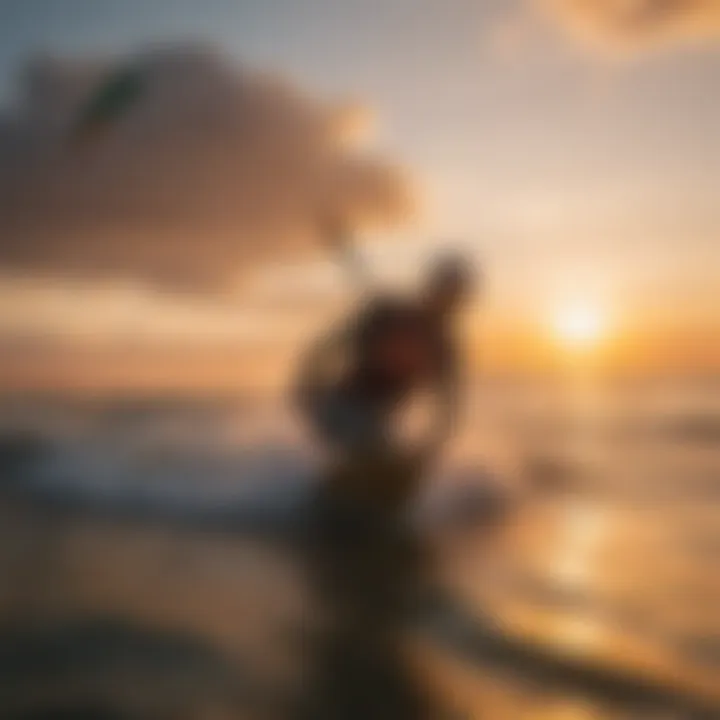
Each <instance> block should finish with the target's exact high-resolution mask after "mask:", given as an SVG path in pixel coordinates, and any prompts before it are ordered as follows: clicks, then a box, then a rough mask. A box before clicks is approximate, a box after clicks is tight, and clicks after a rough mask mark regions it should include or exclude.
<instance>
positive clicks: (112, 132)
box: [0, 48, 414, 290]
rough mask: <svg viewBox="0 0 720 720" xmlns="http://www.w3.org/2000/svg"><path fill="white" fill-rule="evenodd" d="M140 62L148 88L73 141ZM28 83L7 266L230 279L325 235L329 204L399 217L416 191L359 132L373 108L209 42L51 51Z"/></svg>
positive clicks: (8, 131)
mask: <svg viewBox="0 0 720 720" xmlns="http://www.w3.org/2000/svg"><path fill="white" fill-rule="evenodd" d="M128 63H131V65H128ZM128 66H129V67H132V68H134V69H135V70H134V72H137V73H138V74H139V76H140V80H141V83H140V89H139V92H138V93H137V97H135V98H134V99H132V100H130V101H128V102H127V107H125V108H123V109H122V111H119V112H117V113H116V116H115V117H113V118H112V119H111V121H110V122H106V123H99V128H97V129H96V132H94V133H91V134H90V137H89V139H85V140H84V141H83V142H76V139H74V137H73V128H74V127H75V126H76V125H77V123H78V118H79V117H81V110H80V109H81V108H82V107H83V106H85V105H87V102H88V98H89V97H92V96H93V94H94V93H96V92H97V88H98V87H102V86H103V84H104V83H106V82H107V81H106V80H105V79H106V78H108V77H112V73H113V72H115V73H117V68H123V67H128ZM20 90H21V92H20V94H19V97H18V102H17V103H16V105H15V107H12V108H7V109H6V110H5V111H4V112H0V269H1V270H2V271H4V272H6V273H13V274H15V275H20V276H32V277H34V276H40V277H42V276H60V277H73V278H74V277H78V278H91V279H104V278H119V279H130V280H140V281H144V282H148V283H151V284H153V285H155V286H159V287H166V288H173V289H177V288H183V289H189V290H204V289H219V288H223V287H226V286H229V285H232V284H233V283H234V282H235V281H236V279H237V277H238V276H239V275H240V274H241V273H242V272H243V271H246V270H247V269H248V268H252V267H255V266H256V265H257V264H258V263H263V262H265V261H268V260H272V259H276V258H278V257H281V258H283V259H287V258H288V257H293V256H295V255H302V254H304V253H308V252H310V251H311V249H312V248H313V247H317V246H318V242H317V240H318V238H317V226H318V218H321V217H325V216H333V217H336V216H342V217H344V218H347V219H348V221H350V222H352V223H354V224H356V225H359V226H363V225H368V224H371V225H372V224H378V225H392V224H393V223H397V222H399V221H402V220H404V219H406V218H407V215H408V213H410V212H411V211H412V209H413V206H414V193H413V190H412V184H411V183H410V181H409V179H408V177H407V175H406V174H405V173H403V172H402V171H401V170H400V169H398V168H397V167H396V166H395V165H393V164H392V163H390V162H388V161H386V160H384V159H380V158H376V157H374V156H373V155H371V154H369V152H368V151H367V150H365V149H364V145H363V143H362V142H360V141H361V140H362V134H361V132H360V130H361V129H362V128H363V127H365V126H366V125H367V122H366V120H367V112H366V111H365V110H364V109H363V108H358V107H357V106H353V105H340V104H330V103H323V102H320V101H317V100H315V99H313V98H311V97H309V96H308V95H306V94H304V93H302V92H301V91H300V90H298V89H297V88H296V87H294V86H293V85H292V84H290V83H289V82H287V81H284V80H283V79H281V78H278V77H276V76H273V75H268V74H262V73H258V72H255V71H250V70H247V69H245V68H243V67H237V66H234V65H232V64H230V63H229V62H228V61H226V60H225V59H224V58H222V57H221V56H218V55H217V54H215V53H212V52H208V51H205V50H199V49H187V48H184V49H183V48H173V49H164V50H162V51H151V52H147V53H144V54H140V55H137V56H135V57H133V58H130V59H125V60H122V61H116V62H113V63H110V62H104V61H95V60H83V61H65V60H58V59H44V60H43V59H41V60H37V61H35V62H34V63H32V64H31V65H29V66H28V68H27V69H26V71H25V73H24V75H23V76H22V79H21V87H20Z"/></svg>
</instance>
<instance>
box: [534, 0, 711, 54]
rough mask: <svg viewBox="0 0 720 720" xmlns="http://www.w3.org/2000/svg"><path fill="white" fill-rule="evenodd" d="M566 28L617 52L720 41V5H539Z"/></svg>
mask: <svg viewBox="0 0 720 720" xmlns="http://www.w3.org/2000/svg"><path fill="white" fill-rule="evenodd" d="M535 1H536V2H537V3H539V5H540V7H541V8H542V9H543V10H545V11H546V12H548V13H549V14H550V16H551V17H552V18H553V19H555V20H557V21H558V22H559V23H560V24H561V25H562V27H563V28H565V29H566V30H568V31H570V32H571V33H573V34H575V35H576V36H577V37H579V38H580V39H582V40H583V41H585V42H588V43H590V44H591V45H594V46H596V47H599V48H603V49H611V50H615V51H633V50H637V49H644V48H650V47H656V46H658V45H660V46H662V45H673V44H688V43H695V42H698V41H712V40H718V39H720V0H535Z"/></svg>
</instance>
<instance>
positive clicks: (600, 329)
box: [554, 305, 605, 348]
mask: <svg viewBox="0 0 720 720" xmlns="http://www.w3.org/2000/svg"><path fill="white" fill-rule="evenodd" d="M554 330H555V334H556V336H557V338H558V339H559V340H560V341H561V342H562V343H563V344H564V345H567V346H569V347H572V348H586V347H590V346H593V345H596V344H597V343H598V342H600V340H601V339H602V336H603V334H604V331H605V323H604V320H603V317H602V314H601V313H600V311H599V310H597V309H596V308H594V307H590V306H587V305H573V306H569V307H566V308H563V309H562V310H560V311H559V312H557V314H556V315H555V318H554Z"/></svg>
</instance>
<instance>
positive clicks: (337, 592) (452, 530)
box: [0, 378, 720, 720]
mask: <svg viewBox="0 0 720 720" xmlns="http://www.w3.org/2000/svg"><path fill="white" fill-rule="evenodd" d="M718 389H719V385H718V383H717V382H711V381H702V382H701V381H699V380H692V381H679V380H667V379H665V380H652V381H651V380H644V381H642V382H639V381H634V382H631V381H627V380H626V381H623V382H618V381H615V382H612V383H611V382H608V381H599V380H592V379H591V378H574V379H573V380H572V381H565V382H558V381H556V380H555V381H552V382H550V381H545V382H539V381H518V380H505V381H497V380H495V381H490V380H487V381H485V382H482V383H478V384H477V386H475V387H473V389H472V391H471V392H469V393H468V402H467V408H468V409H467V418H466V422H465V424H464V429H463V431H462V432H461V433H460V435H459V437H458V438H457V439H456V441H455V442H454V444H453V446H452V448H450V449H449V450H448V453H447V455H446V457H445V458H444V459H443V460H442V462H440V463H439V465H438V466H437V467H436V468H434V469H433V471H432V472H430V473H429V475H428V478H427V480H426V483H425V486H424V488H423V490H422V493H421V494H420V497H419V498H418V500H417V502H416V504H415V506H414V507H413V508H412V509H411V511H410V512H409V514H408V518H407V520H406V524H407V527H408V530H407V533H408V534H409V535H410V536H412V537H413V538H415V539H416V540H417V539H418V538H419V540H418V542H419V544H421V545H422V547H423V548H424V551H423V558H425V559H424V560H423V572H422V577H423V580H422V582H421V583H419V584H417V585H416V584H413V583H414V581H412V582H411V581H409V580H407V575H408V573H407V569H408V568H409V567H414V565H413V563H414V562H415V561H414V560H412V559H409V558H411V557H414V555H412V553H411V554H410V555H408V554H406V553H405V550H404V549H403V550H402V551H401V549H400V548H401V546H402V547H404V545H402V543H401V542H399V541H397V539H390V537H389V536H387V537H386V536H385V535H383V534H382V533H381V532H375V531H373V533H374V534H373V538H375V539H373V541H372V542H373V543H375V545H377V543H378V541H377V538H378V537H381V538H383V537H386V540H385V541H383V542H381V543H380V547H379V549H378V547H375V546H374V549H373V551H372V553H369V554H367V553H366V554H362V555H361V556H358V555H357V554H356V552H357V551H356V546H357V544H358V542H359V541H357V537H358V536H356V535H352V536H351V538H352V539H351V542H350V543H349V545H352V548H353V550H352V552H350V554H340V555H338V554H334V555H333V556H332V558H334V559H331V560H330V561H326V559H325V558H326V549H327V547H328V546H333V545H335V544H337V545H338V546H341V545H342V543H343V542H345V540H337V539H336V538H337V537H342V538H345V535H344V534H342V533H341V534H340V535H339V536H337V535H331V536H328V538H325V539H324V540H323V541H322V543H321V544H323V546H324V548H325V549H324V550H323V552H322V553H320V555H322V557H323V558H324V559H323V561H322V563H318V561H317V560H313V561H312V562H311V563H310V564H308V562H307V561H306V560H307V558H306V555H307V552H306V550H304V549H303V548H304V547H305V546H303V544H302V542H301V541H300V540H299V539H298V538H299V537H301V535H302V532H301V530H299V529H298V528H301V527H304V519H306V518H307V513H308V510H307V507H308V503H307V501H308V498H312V497H313V493H314V489H315V488H316V486H317V484H318V478H319V475H320V463H321V460H320V458H319V456H318V453H317V452H316V451H315V450H314V449H313V448H312V446H311V444H310V443H308V442H307V440H306V439H305V438H304V436H303V433H302V429H301V428H299V427H298V426H297V423H296V422H295V421H294V419H293V418H292V416H291V414H290V413H289V412H288V410H287V408H286V407H285V404H284V402H283V399H282V398H279V397H271V396H269V395H265V394H263V393H261V392H257V393H254V394H245V395H242V396H238V395H233V396H230V397H219V396H212V397H198V396H168V395H163V396H154V397H148V396H142V397H141V396H117V395H115V396H110V397H109V396H93V397H88V396H82V397H80V396H67V395H65V396H60V395H55V396H48V395H36V396H29V395H22V396H21V395H17V394H16V395H9V396H7V397H6V398H5V401H4V403H3V410H2V412H1V413H0V467H2V480H1V481H0V482H1V485H0V536H1V538H2V541H1V542H0V633H2V638H3V639H2V640H1V641H0V707H2V708H3V713H2V717H3V718H4V717H8V718H12V719H15V718H17V719H20V718H31V717H32V718H40V717H43V718H51V717H52V718H61V717H68V718H70V717H72V718H85V717H88V718H90V717H93V718H102V717H107V718H188V719H191V718H192V719H195V718H202V719H205V718H245V717H248V718H255V717H291V718H295V717H298V718H299V717H317V718H321V717H340V716H345V717H350V716H351V715H350V713H351V711H350V710H345V711H343V712H342V715H341V713H340V711H339V710H338V709H337V708H339V707H341V706H342V702H345V703H346V705H347V707H352V708H357V716H358V717H362V716H363V712H362V711H361V709H360V708H361V706H362V707H364V705H363V703H364V702H365V700H361V699H358V698H365V697H367V696H369V695H373V696H374V697H376V698H377V706H376V707H377V708H381V709H379V710H378V709H376V710H372V711H371V710H369V709H367V708H366V709H365V710H364V716H365V717H368V716H369V715H368V714H370V715H372V716H375V717H384V716H387V717H393V718H400V717H420V716H421V714H420V711H419V710H418V707H422V708H426V707H429V704H426V703H425V702H424V701H423V702H422V703H420V702H419V701H418V702H417V703H415V705H413V704H412V703H411V702H410V700H409V699H408V692H409V690H408V689H411V690H413V693H415V694H417V693H416V692H415V691H417V689H418V688H420V687H422V688H427V689H428V692H431V693H432V695H433V697H434V698H436V699H437V703H438V707H441V708H442V710H438V711H437V712H436V713H435V714H433V717H441V716H442V717H457V718H491V719H492V720H505V719H507V720H514V719H515V718H523V719H525V718H532V719H535V718H537V719H540V718H542V719H543V720H546V719H553V720H554V719H558V720H561V719H562V720H565V719H568V718H573V719H575V718H578V719H584V718H601V719H604V718H608V719H610V718H630V719H633V720H635V719H636V718H637V719H642V718H648V719H649V718H686V717H687V718H694V717H698V718H700V717H703V718H711V717H720V473H719V472H718V470H720V454H719V452H718V440H720V397H719V396H718V393H717V390H718ZM348 523H350V521H348ZM346 524H347V523H346ZM350 524H351V523H350ZM343 527H344V526H343ZM343 532H344V531H343ZM403 542H404V541H403ZM343 547H344V546H343ZM348 552H349V551H348ZM353 553H355V554H353ZM328 563H329V565H330V567H331V570H330V571H328V569H327V568H328ZM318 567H321V568H322V572H320V573H319V575H318V572H317V568H318ZM308 568H310V570H308ZM379 568H383V569H382V570H380V569H379ZM318 576H319V577H320V578H321V579H320V580H318ZM328 578H330V580H328ZM328 583H329V584H328ZM410 585H412V587H413V590H412V591H411V592H410V593H409V594H410V595H412V597H413V598H414V600H415V601H416V602H414V603H413V608H412V610H403V611H402V612H401V611H400V610H397V609H396V612H395V613H394V614H392V613H390V612H389V611H387V612H386V610H387V608H389V607H395V605H394V604H393V603H394V600H393V598H395V597H396V596H397V594H398V592H400V591H399V590H398V588H400V590H402V588H404V587H405V586H408V587H409V586H410ZM328 587H330V590H328ZM318 588H320V590H321V591H320V592H318ZM418 588H421V589H418ZM400 594H402V593H400ZM365 597H367V598H371V597H372V598H373V599H372V602H371V601H370V600H368V602H367V603H365V601H364V600H363V601H361V600H360V599H359V598H365ZM398 607H399V605H398ZM403 607H405V606H403ZM368 608H371V609H368ZM346 615H347V616H348V617H350V616H351V617H352V620H348V619H347V618H346ZM339 617H340V618H346V619H345V620H342V621H341V620H338V618H339ZM329 618H330V619H332V621H330V620H329ZM325 625H330V626H332V629H331V630H328V629H327V628H325ZM318 627H321V628H325V629H323V630H322V632H320V631H318V630H317V628H318ZM339 628H342V629H339ZM360 628H365V630H364V631H363V632H360ZM350 630H352V632H350ZM380 630H381V631H380ZM318 632H320V635H321V636H322V637H323V638H324V639H323V640H322V641H318V640H317V637H318ZM374 635H377V636H378V637H379V638H381V639H382V642H387V643H389V644H388V645H387V646H385V645H383V648H384V649H383V651H382V653H380V652H379V651H378V650H377V648H376V649H375V650H374V651H373V652H372V653H371V652H370V651H369V650H367V647H366V646H369V645H370V640H369V638H370V637H371V636H374ZM328 638H330V640H328ZM373 642H375V640H373ZM378 642H380V641H379V640H378ZM328 643H329V645H328ZM329 646H331V647H332V650H331V651H330V650H328V647H329ZM357 648H362V649H363V650H362V652H363V653H365V654H364V655H363V656H362V657H363V658H365V659H364V660H362V659H358V657H359V656H360V655H361V654H362V653H360V651H359V650H357ZM388 648H391V649H392V652H391V650H389V649H388ZM399 648H402V653H401V652H400V651H399ZM356 655H357V656H358V657H356ZM380 657H392V658H393V660H392V663H391V662H390V661H388V663H387V664H388V668H384V665H383V668H384V669H383V671H382V673H380V671H379V670H378V669H377V668H378V666H379V660H378V658H380ZM328 658H331V659H332V661H331V662H330V661H329V659H328ZM348 658H350V659H351V660H352V662H351V661H350V660H349V659H348ZM380 664H381V663H380ZM391 665H392V669H389V668H390V666H391ZM400 665H402V666H403V673H402V680H401V679H400V678H401V674H400V673H399V670H398V669H397V667H395V666H398V667H399V666H400ZM342 668H345V670H342ZM347 677H352V678H353V682H352V683H351V686H352V687H351V686H350V685H347V687H346V685H345V684H343V683H345V681H346V679H347ZM389 677H392V678H393V680H392V682H390V680H388V678H389ZM401 687H402V688H404V690H403V693H404V694H402V693H400V690H398V688H401ZM343 688H346V690H343ZM343 693H344V696H343V698H342V699H339V698H338V697H337V696H338V695H343ZM320 697H322V698H324V700H325V702H324V704H321V705H318V704H317V703H316V704H315V705H314V704H313V702H314V701H316V700H317V699H318V698H320ZM400 697H402V698H404V700H402V702H401V701H400V700H399V699H398V698H400ZM413 697H414V695H413ZM303 698H304V699H303ZM308 698H310V699H309V700H308ZM351 698H355V699H354V700H352V702H351V701H350V700H351ZM331 700H332V702H331ZM333 703H335V705H333ZM428 703H429V701H428ZM313 707H314V708H315V710H309V709H308V708H313ZM333 707H334V708H335V710H334V711H333V710H332V708H333ZM367 707H370V706H367ZM374 707H375V706H374ZM382 708H384V710H382ZM413 708H414V709H413ZM352 712H355V711H354V710H353V711H352ZM43 713H44V714H43ZM53 713H54V714H53ZM63 713H65V714H63ZM383 713H385V714H383ZM443 713H444V714H443Z"/></svg>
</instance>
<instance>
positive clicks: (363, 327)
mask: <svg viewBox="0 0 720 720" xmlns="http://www.w3.org/2000/svg"><path fill="white" fill-rule="evenodd" d="M474 275H475V274H474V271H473V268H472V267H471V265H470V264H469V262H468V261H467V259H465V258H462V257H459V256H456V255H444V256H443V257H439V258H436V259H435V261H434V262H433V263H432V266H431V267H430V270H429V272H428V275H427V277H426V280H425V283H424V286H423V288H422V290H421V292H420V294H419V296H418V297H414V298H412V297H411V298H408V297H400V296H389V295H387V296H386V295H383V296H378V297H374V298H373V299H371V300H370V301H369V303H367V304H366V305H365V307H363V308H362V309H361V310H360V312H359V313H358V314H357V315H356V316H354V317H353V318H352V319H351V321H350V322H348V323H344V324H343V326H342V327H341V328H339V329H337V330H334V331H332V332H331V333H329V334H328V335H326V336H324V337H322V338H321V339H320V340H319V341H317V342H316V343H314V344H313V346H312V347H311V348H310V350H309V352H308V353H307V354H306V355H305V357H304V358H303V360H302V363H301V368H300V373H299V382H298V383H297V387H296V399H297V404H298V407H299V409H300V411H301V414H302V415H303V417H304V418H305V420H306V421H307V422H308V424H309V425H310V427H311V428H312V430H313V431H314V433H315V435H316V437H317V438H318V439H319V440H320V441H321V442H322V443H323V444H324V446H325V447H326V449H328V450H329V451H330V453H331V454H332V456H333V457H335V458H336V459H339V460H340V461H341V463H343V464H344V465H345V466H356V467H359V466H365V467H367V463H368V462H373V463H376V462H377V461H378V459H382V461H383V462H387V461H395V460H398V459H399V458H402V459H403V461H406V460H408V459H410V458H411V459H412V460H413V462H420V463H426V462H428V461H430V460H432V459H433V458H434V457H435V456H436V455H437V453H438V452H439V451H440V450H441V449H442V447H443V446H444V445H445V443H446V441H447V440H448V439H449V437H450V435H451V434H452V431H453V428H454V425H455V422H456V420H457V417H458V411H459V400H460V398H461V394H462V387H461V380H460V357H459V353H458V349H457V344H458V343H457V338H456V337H455V333H454V320H455V318H456V316H457V311H458V310H459V309H460V308H461V306H462V304H463V303H464V302H465V301H466V300H467V298H468V296H469V294H470V292H471V291H472V289H473V285H474V281H475V277H474ZM425 390H429V391H431V393H432V395H433V396H434V399H435V403H434V405H433V410H434V412H433V417H432V421H431V423H430V430H429V432H428V433H427V434H426V435H425V437H424V438H423V439H422V441H421V442H419V443H416V444H415V445H414V446H413V447H412V448H411V449H408V448H406V447H403V446H402V445H401V443H400V441H399V439H398V428H397V424H398V419H399V416H400V415H401V413H402V410H403V409H404V408H405V407H406V406H407V405H408V403H409V402H410V401H411V400H412V399H413V398H414V397H415V396H416V395H417V394H418V393H420V392H422V391H425ZM366 478H367V473H366Z"/></svg>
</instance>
